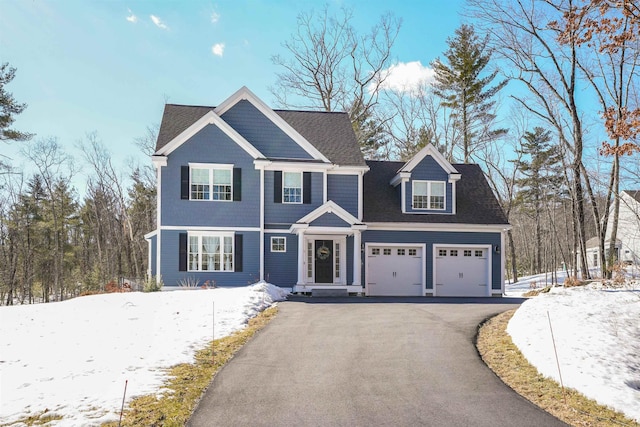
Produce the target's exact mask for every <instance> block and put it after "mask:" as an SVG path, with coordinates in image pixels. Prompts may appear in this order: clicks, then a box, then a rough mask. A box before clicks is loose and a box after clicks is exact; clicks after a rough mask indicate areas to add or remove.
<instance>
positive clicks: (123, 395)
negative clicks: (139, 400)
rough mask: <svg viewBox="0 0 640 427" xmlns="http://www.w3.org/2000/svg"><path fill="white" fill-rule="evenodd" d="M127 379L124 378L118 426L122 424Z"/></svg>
mask: <svg viewBox="0 0 640 427" xmlns="http://www.w3.org/2000/svg"><path fill="white" fill-rule="evenodd" d="M128 383H129V380H124V393H123V394H122V406H121V407H120V419H119V420H118V427H120V424H122V411H124V398H125V396H126V395H127V384H128Z"/></svg>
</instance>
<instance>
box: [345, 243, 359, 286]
mask: <svg viewBox="0 0 640 427" xmlns="http://www.w3.org/2000/svg"><path fill="white" fill-rule="evenodd" d="M361 245H362V234H361V233H360V231H354V232H353V282H352V283H351V285H352V286H360V288H361V292H362V250H361V248H360V246H361ZM345 249H346V248H345Z"/></svg>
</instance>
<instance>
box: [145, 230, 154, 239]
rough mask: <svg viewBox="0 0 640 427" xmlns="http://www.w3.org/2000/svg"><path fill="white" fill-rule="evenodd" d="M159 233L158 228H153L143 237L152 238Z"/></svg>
mask: <svg viewBox="0 0 640 427" xmlns="http://www.w3.org/2000/svg"><path fill="white" fill-rule="evenodd" d="M157 234H158V230H153V231H150V232H148V233H147V234H145V235H144V236H143V237H144V239H145V240H151V238H152V237H153V236H155V235H157Z"/></svg>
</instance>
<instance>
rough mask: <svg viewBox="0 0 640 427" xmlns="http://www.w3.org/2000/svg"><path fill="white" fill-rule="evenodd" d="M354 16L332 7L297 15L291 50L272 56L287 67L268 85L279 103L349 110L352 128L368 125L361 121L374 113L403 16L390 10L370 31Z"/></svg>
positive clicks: (362, 138) (287, 43)
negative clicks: (362, 29)
mask: <svg viewBox="0 0 640 427" xmlns="http://www.w3.org/2000/svg"><path fill="white" fill-rule="evenodd" d="M352 20H353V12H352V11H351V10H349V9H345V8H343V9H341V11H340V13H339V14H338V15H331V14H330V11H329V7H328V6H325V7H324V8H323V9H322V10H320V11H319V12H316V11H311V12H306V13H301V14H300V15H298V18H297V31H296V32H295V33H293V34H292V35H291V38H290V39H289V40H288V41H285V42H284V43H283V45H282V46H283V47H284V48H285V50H286V51H287V55H286V56H283V55H274V56H273V57H272V61H273V63H274V64H275V65H277V66H279V67H281V68H282V69H283V70H284V71H283V72H281V73H278V75H277V81H276V84H275V86H274V87H272V88H271V89H270V90H271V93H272V94H273V95H274V97H275V99H276V101H277V103H278V104H279V105H281V106H282V107H284V108H302V109H312V110H324V111H347V112H348V113H349V117H350V119H351V122H352V123H353V124H354V129H364V128H366V127H365V126H358V125H357V124H362V123H363V122H365V121H366V120H370V119H371V117H372V116H373V111H372V110H373V109H374V108H375V106H376V104H377V103H378V96H379V95H378V94H379V89H380V88H381V87H382V85H383V84H384V82H385V80H386V78H387V73H386V71H385V70H386V69H388V67H389V66H390V64H391V50H392V47H393V44H394V42H395V40H396V37H397V35H398V32H399V31H400V26H401V21H400V20H399V19H397V18H395V17H394V16H393V15H392V14H390V13H388V14H386V15H383V16H382V17H381V18H380V21H379V22H378V23H377V24H376V25H374V26H373V27H372V29H371V31H370V32H369V33H367V34H358V33H357V32H356V31H355V29H354V28H353V26H352V24H351V22H352ZM373 129H375V127H374V128H373ZM358 139H359V142H360V144H361V146H366V144H367V142H370V141H371V137H370V135H358Z"/></svg>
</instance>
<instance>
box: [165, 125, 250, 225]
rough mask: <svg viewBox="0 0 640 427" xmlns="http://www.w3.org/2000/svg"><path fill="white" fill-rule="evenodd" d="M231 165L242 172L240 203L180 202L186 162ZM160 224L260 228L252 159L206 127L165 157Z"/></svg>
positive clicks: (226, 137) (222, 135)
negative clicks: (183, 168)
mask: <svg viewBox="0 0 640 427" xmlns="http://www.w3.org/2000/svg"><path fill="white" fill-rule="evenodd" d="M190 162H191V163H220V164H233V165H234V167H236V168H241V170H242V172H241V174H242V185H241V187H242V190H241V194H242V200H241V201H238V202H222V201H210V200H209V201H207V200H181V199H180V168H181V167H182V166H187V165H188V164H189V163H190ZM161 170H162V195H161V197H162V225H175V226H185V227H189V226H205V227H206V226H216V227H259V226H260V172H259V171H257V170H256V169H255V166H254V164H253V158H252V157H251V156H250V155H249V154H248V153H247V152H246V151H244V150H243V149H242V148H240V146H239V145H238V144H236V143H235V142H234V141H233V140H231V138H229V137H228V136H227V135H225V134H224V133H223V132H222V131H221V130H220V129H219V128H218V127H217V126H214V125H208V126H206V127H204V128H203V129H202V130H201V131H200V132H198V133H197V134H196V135H194V136H193V137H192V138H191V139H189V140H188V141H186V142H185V143H184V144H182V145H181V146H180V147H178V148H177V149H176V150H175V151H174V152H172V153H171V155H170V156H168V160H167V166H165V167H163V168H162V169H161Z"/></svg>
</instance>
